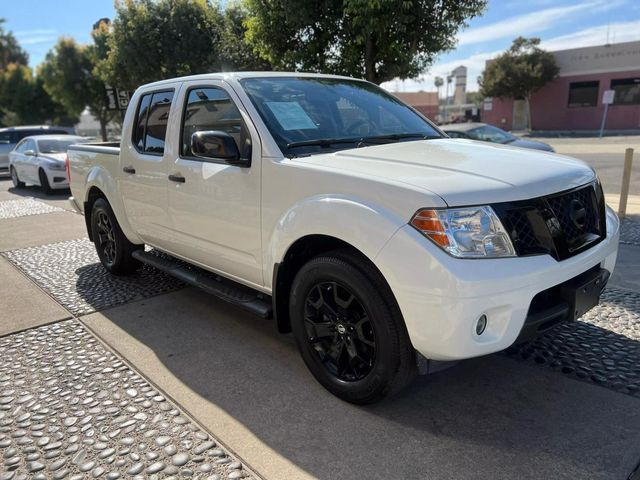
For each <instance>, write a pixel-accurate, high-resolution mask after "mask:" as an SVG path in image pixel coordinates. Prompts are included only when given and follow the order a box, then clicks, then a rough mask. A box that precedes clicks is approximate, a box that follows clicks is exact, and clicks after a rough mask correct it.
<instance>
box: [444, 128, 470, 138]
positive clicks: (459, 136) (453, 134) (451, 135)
mask: <svg viewBox="0 0 640 480" xmlns="http://www.w3.org/2000/svg"><path fill="white" fill-rule="evenodd" d="M444 133H446V134H447V135H449V136H450V137H451V138H467V136H466V135H465V134H464V133H460V132H448V131H446V130H445V132H444Z"/></svg>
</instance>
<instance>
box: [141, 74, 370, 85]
mask: <svg viewBox="0 0 640 480" xmlns="http://www.w3.org/2000/svg"><path fill="white" fill-rule="evenodd" d="M277 77H308V78H336V79H342V80H362V79H358V78H352V77H345V76H343V75H328V74H325V73H304V72H268V71H266V72H217V73H202V74H199V75H188V76H185V77H177V78H168V79H166V80H159V81H157V82H152V83H147V84H144V85H141V86H140V87H138V88H143V87H144V88H146V87H151V86H153V87H156V86H160V85H164V84H167V83H173V82H187V81H190V80H228V79H239V80H240V79H243V78H277ZM362 81H364V80H362Z"/></svg>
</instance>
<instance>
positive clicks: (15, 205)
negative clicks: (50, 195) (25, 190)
mask: <svg viewBox="0 0 640 480" xmlns="http://www.w3.org/2000/svg"><path fill="white" fill-rule="evenodd" d="M62 211H64V210H63V209H62V208H58V207H54V206H51V205H48V204H46V203H44V202H39V201H37V200H34V199H33V198H24V199H19V200H5V201H3V202H0V219H4V218H16V217H25V216H27V215H40V214H43V213H51V212H62Z"/></svg>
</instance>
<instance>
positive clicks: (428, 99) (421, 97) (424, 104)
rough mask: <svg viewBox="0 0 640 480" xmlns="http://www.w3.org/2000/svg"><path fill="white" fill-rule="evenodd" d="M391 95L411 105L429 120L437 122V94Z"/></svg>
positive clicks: (395, 93)
mask: <svg viewBox="0 0 640 480" xmlns="http://www.w3.org/2000/svg"><path fill="white" fill-rule="evenodd" d="M391 94H392V95H393V96H394V97H397V98H399V99H400V100H402V101H403V102H404V103H407V104H409V105H411V106H412V107H413V108H415V109H416V110H418V111H419V112H420V113H422V114H423V115H424V116H426V117H427V118H428V119H429V120H432V121H434V122H435V121H436V117H437V116H438V93H437V92H391Z"/></svg>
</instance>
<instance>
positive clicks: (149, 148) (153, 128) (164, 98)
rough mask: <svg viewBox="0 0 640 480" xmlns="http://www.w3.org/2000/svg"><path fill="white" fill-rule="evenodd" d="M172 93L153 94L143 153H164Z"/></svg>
mask: <svg viewBox="0 0 640 480" xmlns="http://www.w3.org/2000/svg"><path fill="white" fill-rule="evenodd" d="M172 99H173V92H159V93H154V94H153V97H152V98H151V108H150V109H149V114H148V118H147V128H146V130H145V142H144V151H145V152H148V153H164V140H165V137H166V136H167V123H168V121H169V110H170V108H171V100H172Z"/></svg>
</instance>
